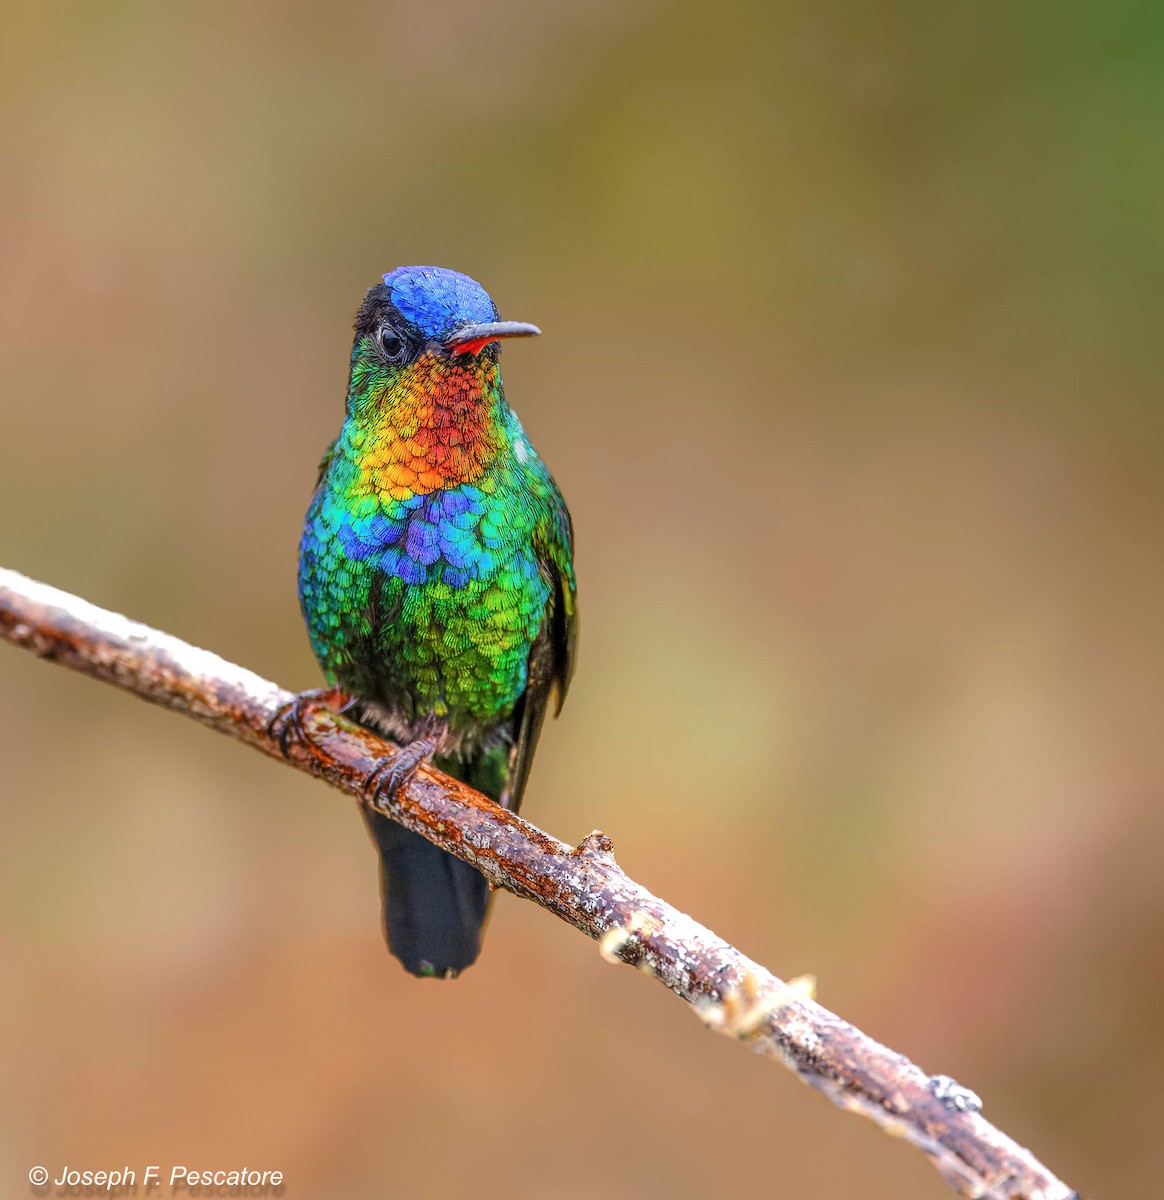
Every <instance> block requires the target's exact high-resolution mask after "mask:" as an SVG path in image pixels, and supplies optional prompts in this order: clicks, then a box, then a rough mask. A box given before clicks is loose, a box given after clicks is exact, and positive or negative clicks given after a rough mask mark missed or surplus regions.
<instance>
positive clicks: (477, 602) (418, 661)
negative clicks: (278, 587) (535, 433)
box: [299, 419, 569, 733]
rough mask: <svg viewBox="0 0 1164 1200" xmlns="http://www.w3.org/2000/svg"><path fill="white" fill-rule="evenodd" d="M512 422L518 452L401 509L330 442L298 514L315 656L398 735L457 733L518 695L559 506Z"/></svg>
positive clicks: (486, 720) (538, 623)
mask: <svg viewBox="0 0 1164 1200" xmlns="http://www.w3.org/2000/svg"><path fill="white" fill-rule="evenodd" d="M513 423H514V425H515V427H516V436H515V440H514V442H513V443H512V445H513V446H514V447H517V446H520V449H517V450H514V449H510V450H508V451H507V452H505V453H501V454H498V455H497V456H496V458H495V459H494V461H493V462H492V463H491V465H490V466H489V468H488V469H487V470H485V471H484V472H483V473H482V474H481V475H480V477H479V478H478V479H476V480H475V481H474V482H473V483H471V484H470V483H462V484H457V485H455V486H452V487H447V488H440V489H437V490H434V491H430V492H428V493H427V494H424V495H413V496H410V497H408V498H405V499H397V498H394V497H392V496H391V495H386V494H385V493H384V492H378V491H377V490H375V488H374V486H373V487H369V486H367V475H366V472H364V471H362V470H361V466H360V463H359V462H358V460H357V458H356V457H355V456H354V455H353V454H352V452H351V448H350V447H349V446H348V445H347V444H346V442H345V438H344V437H343V436H342V435H341V438H340V440H339V442H338V443H337V445H336V447H335V450H334V453H333V455H332V457H331V460H330V463H329V464H328V466H327V468H326V470H325V472H324V474H323V477H322V478H321V481H320V486H319V488H318V490H317V492H316V494H315V497H314V499H313V501H312V505H311V508H310V510H309V512H308V514H307V520H306V523H305V526H304V531H303V540H302V543H301V548H300V575H299V594H300V602H301V605H302V608H303V613H304V616H305V618H306V621H307V626H308V631H309V633H310V635H311V642H312V647H313V649H314V650H315V653H316V656H317V657H318V658H319V660H320V663H321V664H322V666H323V668H324V671H325V673H326V674H327V676H328V678H329V680H331V681H332V682H333V683H336V684H338V685H339V686H340V687H342V688H344V689H345V690H346V691H349V692H351V693H353V694H355V695H358V696H360V697H361V698H364V699H366V700H371V701H374V702H376V703H377V704H378V705H381V706H383V707H384V708H387V709H390V710H392V711H394V712H397V713H399V715H400V717H401V718H402V719H403V720H404V721H406V722H407V721H412V720H416V719H419V718H420V717H423V716H425V715H428V714H431V715H435V716H438V717H444V718H447V720H448V721H449V725H450V729H451V730H452V731H453V732H454V733H457V732H461V733H463V732H464V731H466V730H468V729H470V728H473V727H480V726H482V725H488V724H490V723H496V722H498V721H500V720H503V719H504V718H506V717H507V716H509V715H510V714H511V713H512V711H513V708H514V705H515V703H516V702H517V700H518V698H519V697H520V696H521V694H522V692H523V691H524V689H525V686H526V670H527V663H528V660H529V654H530V648H531V646H532V645H533V642H534V640H535V638H536V637H537V636H538V633H539V630H540V629H541V627H542V625H543V622H544V621H545V618H546V612H547V605H548V604H549V601H550V598H551V594H552V588H551V584H550V582H549V581H548V579H547V572H546V570H545V568H544V566H543V561H544V558H545V556H546V554H547V548H548V547H550V546H551V544H552V543H556V542H559V541H560V540H561V538H560V534H559V527H560V522H561V514H562V513H564V506H563V505H562V502H561V497H560V495H559V494H558V491H557V488H556V487H555V485H554V483H553V480H552V479H551V478H550V476H549V473H548V472H547V471H546V469H545V467H544V466H543V465H542V463H541V461H540V460H539V459H538V458H537V456H536V455H534V454H533V452H532V450H530V449H529V445H528V442H526V441H525V437H524V434H522V433H521V432H520V426H519V425H517V424H516V419H514V420H513ZM549 552H550V553H551V554H552V553H553V552H552V550H550V551H549ZM562 553H563V554H564V555H565V559H566V563H567V569H568V565H569V564H568V550H566V549H565V548H564V547H563V550H562Z"/></svg>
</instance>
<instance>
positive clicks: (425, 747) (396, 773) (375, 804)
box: [364, 738, 437, 812]
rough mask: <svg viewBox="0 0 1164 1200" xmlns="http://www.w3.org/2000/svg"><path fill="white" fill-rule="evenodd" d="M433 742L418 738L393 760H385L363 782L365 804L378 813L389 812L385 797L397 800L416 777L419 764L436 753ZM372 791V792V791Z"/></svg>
mask: <svg viewBox="0 0 1164 1200" xmlns="http://www.w3.org/2000/svg"><path fill="white" fill-rule="evenodd" d="M436 749H437V742H436V740H435V739H434V738H418V739H417V740H416V741H415V742H409V743H408V745H407V746H403V747H402V748H401V749H400V750H398V751H397V752H396V753H395V754H394V755H393V756H392V757H391V758H382V759H380V760H379V761H378V762H377V763H376V765H375V766H374V767H373V768H372V770H371V771H370V772H369V773H368V776H367V778H366V779H365V780H364V797H365V801H364V802H365V803H366V804H367V805H368V807H369V808H374V809H376V810H377V811H379V812H384V811H386V808H387V806H386V805H385V804H384V801H383V798H384V797H385V796H388V797H391V798H392V799H395V798H396V797H397V796H398V795H399V794H400V792H401V791H403V789H404V788H406V787H407V786H408V785H409V784H410V783H411V782H412V781H413V779H414V778H415V777H416V772H417V771H418V770H419V769H420V764H421V763H422V762H424V760H425V759H426V758H431V757H432V755H433V754H435V753H436ZM369 789H370V791H369Z"/></svg>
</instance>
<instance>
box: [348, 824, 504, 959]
mask: <svg viewBox="0 0 1164 1200" xmlns="http://www.w3.org/2000/svg"><path fill="white" fill-rule="evenodd" d="M365 820H366V821H367V824H368V831H369V832H370V833H371V835H372V837H373V839H374V840H375V842H376V846H377V848H378V849H379V851H380V893H381V896H382V899H383V904H384V933H385V936H386V937H387V939H388V949H389V950H391V951H392V953H393V954H394V955H395V956H396V957H397V958H398V959H400V961H401V962H402V963H403V964H404V969H405V970H406V971H411V972H412V974H413V975H420V976H430V977H431V976H435V977H436V978H437V979H452V978H453V977H454V976H456V975H458V974H460V972H461V971H463V970H464V969H465V968H466V967H471V966H472V965H473V963H474V962H476V960H477V954H478V952H479V951H480V949H481V926H482V925H483V924H484V923H485V911H486V909H487V908H488V905H489V884H488V883H487V882H486V881H485V876H484V875H482V874H481V872H480V871H478V870H477V869H476V868H475V867H471V866H469V864H468V863H464V862H461V861H460V859H457V858H454V857H453V856H452V855H451V854H446V853H445V852H444V851H443V850H441V849H439V848H438V847H436V846H434V845H433V844H432V842H428V841H425V839H424V838H422V837H421V836H420V834H418V833H413V832H412V831H411V830H409V829H404V828H402V827H401V826H400V825H397V824H396V822H395V821H390V820H389V819H388V818H387V817H385V816H381V815H380V814H379V813H374V812H367V811H365Z"/></svg>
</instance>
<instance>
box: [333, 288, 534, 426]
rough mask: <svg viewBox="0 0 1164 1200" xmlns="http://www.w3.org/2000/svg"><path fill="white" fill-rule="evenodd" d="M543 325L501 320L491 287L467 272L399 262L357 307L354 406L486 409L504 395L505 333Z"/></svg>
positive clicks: (377, 414) (385, 410)
mask: <svg viewBox="0 0 1164 1200" xmlns="http://www.w3.org/2000/svg"><path fill="white" fill-rule="evenodd" d="M540 332H541V330H539V329H538V327H537V326H536V325H527V324H525V323H523V322H521V321H502V320H501V319H500V314H499V313H498V311H497V305H496V304H494V303H493V301H492V300H491V299H490V297H489V294H488V293H487V292H486V291H485V289H484V288H483V287H482V286H481V285H480V284H479V283H477V282H476V280H473V279H470V278H469V277H468V276H467V275H462V274H460V272H458V271H449V270H447V269H445V268H444V267H397V268H396V270H395V271H389V272H388V274H387V275H385V276H384V281H383V283H379V284H377V285H376V286H375V287H373V288H372V289H371V290H370V291H369V292H368V294H367V295H366V296H365V297H364V302H363V304H362V305H361V306H360V311H359V312H358V313H357V314H356V337H355V342H354V343H353V346H352V377H351V385H350V387H349V400H348V403H349V411H350V412H351V413H352V414H353V415H355V416H357V417H361V416H362V417H366V418H370V419H372V420H376V419H381V420H382V419H384V418H388V419H392V418H393V415H394V412H395V410H401V411H400V412H399V414H398V415H400V416H404V415H405V411H410V410H413V409H415V408H416V406H417V405H418V404H421V405H422V406H423V407H425V408H429V407H432V408H434V409H437V410H451V411H454V412H457V411H459V412H461V413H462V414H465V413H466V412H467V410H468V409H480V408H481V407H482V405H488V404H489V403H491V402H495V401H496V399H498V398H499V397H500V393H501V377H500V373H499V371H498V367H497V357H498V354H499V352H500V349H501V347H500V342H501V339H503V338H510V337H530V336H533V335H535V334H538V333H540ZM446 415H447V411H446ZM406 423H408V422H407V421H406Z"/></svg>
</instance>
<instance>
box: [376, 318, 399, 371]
mask: <svg viewBox="0 0 1164 1200" xmlns="http://www.w3.org/2000/svg"><path fill="white" fill-rule="evenodd" d="M380 349H381V350H383V351H384V355H385V357H386V358H387V359H388V360H389V362H400V360H401V359H402V358H403V357H404V342H403V341H402V340H401V337H400V335H399V334H398V333H397V332H396V330H395V329H393V328H392V326H391V325H385V326H384V328H383V329H381V330H380Z"/></svg>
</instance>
